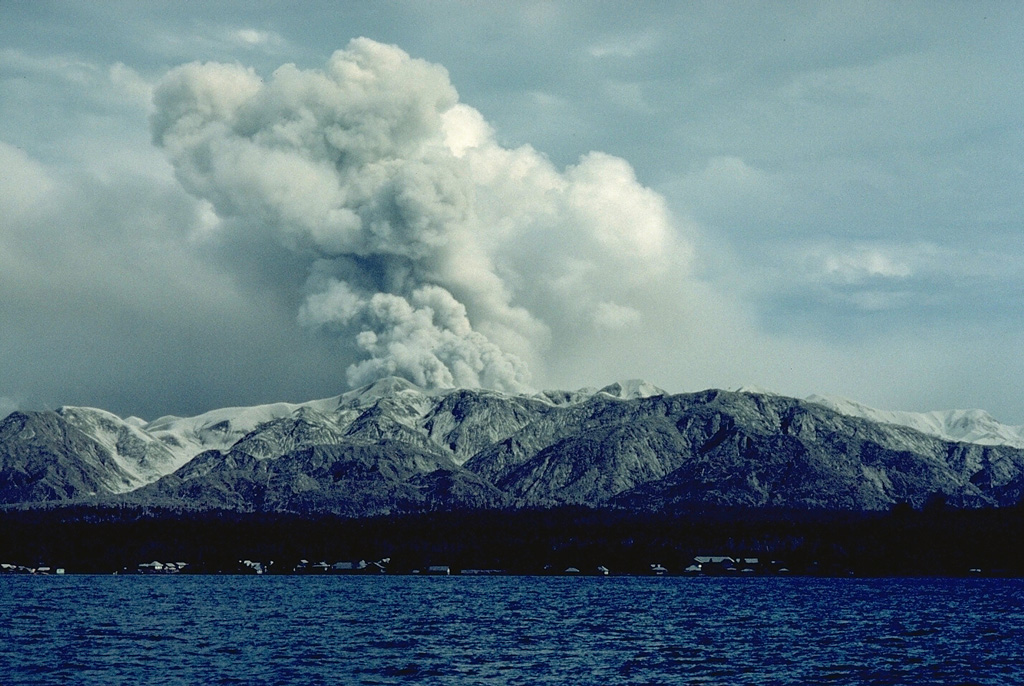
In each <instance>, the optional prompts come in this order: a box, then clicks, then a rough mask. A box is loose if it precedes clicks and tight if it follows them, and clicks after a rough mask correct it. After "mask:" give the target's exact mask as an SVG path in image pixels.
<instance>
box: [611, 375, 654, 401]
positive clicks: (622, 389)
mask: <svg viewBox="0 0 1024 686" xmlns="http://www.w3.org/2000/svg"><path fill="white" fill-rule="evenodd" d="M597 394H601V395H610V396H611V397H613V398H619V399H621V400H633V399H636V398H650V397H653V396H657V395H667V393H666V392H665V391H664V390H662V389H660V388H658V387H657V386H655V385H654V384H651V383H648V382H646V381H644V380H643V379H627V380H625V381H616V382H615V383H612V384H608V385H607V386H605V387H604V388H602V389H600V390H599V391H597V393H595V394H594V395H597Z"/></svg>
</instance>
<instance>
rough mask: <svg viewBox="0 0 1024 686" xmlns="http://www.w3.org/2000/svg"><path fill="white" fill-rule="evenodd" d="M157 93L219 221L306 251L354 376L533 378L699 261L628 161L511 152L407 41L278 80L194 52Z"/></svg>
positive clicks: (305, 302)
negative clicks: (559, 163) (555, 160)
mask: <svg viewBox="0 0 1024 686" xmlns="http://www.w3.org/2000/svg"><path fill="white" fill-rule="evenodd" d="M154 105H155V110H154V113H153V115H152V119H151V128H152V133H153V138H154V141H155V143H156V144H157V145H158V146H160V147H161V148H162V149H163V150H164V152H165V154H166V155H167V157H168V159H169V160H170V161H171V163H172V165H173V167H174V170H175V174H176V177H177V178H178V180H179V182H180V183H181V184H182V186H183V187H184V188H185V189H186V190H187V191H189V192H190V193H191V194H192V195H194V196H196V197H198V198H200V199H202V200H204V201H207V202H208V203H209V204H210V206H212V208H213V211H214V212H215V214H216V218H217V220H218V221H217V222H215V224H216V226H215V228H214V229H212V231H214V232H220V233H222V234H224V235H225V236H229V237H230V240H233V241H235V242H237V243H238V244H239V245H242V244H245V243H247V242H248V243H251V244H256V243H261V242H266V241H269V242H270V243H272V244H274V245H277V246H278V248H279V249H280V250H281V251H282V252H286V253H287V254H288V255H289V258H288V259H289V260H294V259H295V258H296V257H298V258H299V259H300V261H302V262H303V264H304V265H305V266H304V267H303V270H304V272H305V274H304V276H303V278H304V280H305V281H304V283H302V284H299V285H298V288H299V289H301V294H302V296H301V303H300V305H299V311H298V313H297V319H298V321H299V322H300V323H301V324H303V325H305V326H307V327H312V328H314V329H316V330H319V331H322V332H325V333H328V334H330V335H334V336H337V337H338V339H339V341H340V343H341V344H340V345H339V349H340V350H343V351H345V352H344V353H343V355H345V356H347V357H346V360H345V362H346V363H348V365H349V366H348V371H347V374H348V379H349V381H350V383H352V384H354V385H356V384H360V383H365V382H368V381H372V380H373V379H374V378H377V377H379V376H384V375H390V374H396V375H401V376H405V377H407V378H409V379H410V380H412V381H414V382H416V383H419V384H422V385H424V386H428V387H450V386H467V387H476V386H484V387H491V388H498V389H502V390H508V391H516V390H523V389H526V388H528V387H529V385H530V383H531V373H530V371H529V370H530V369H536V368H538V367H543V365H544V360H545V358H546V356H547V354H548V353H549V351H551V349H552V348H555V349H558V348H565V347H572V346H573V345H574V341H575V340H576V339H578V337H580V336H587V335H589V334H590V333H592V332H597V331H600V330H607V329H609V327H611V328H624V327H630V328H636V327H639V326H641V325H642V324H643V319H644V316H645V312H649V311H650V310H651V308H649V307H645V304H644V302H645V299H646V298H647V297H648V296H647V295H645V294H646V293H647V292H648V291H649V290H650V287H651V286H652V285H653V284H655V283H656V282H657V281H658V280H659V279H664V278H665V277H666V276H667V275H669V274H671V275H672V276H673V277H675V278H676V279H678V277H680V276H682V277H683V278H684V280H685V278H686V276H687V274H688V272H689V264H690V259H691V250H690V247H689V245H688V244H687V243H686V242H685V241H683V240H680V238H679V236H678V234H677V232H676V230H675V229H674V228H673V226H672V222H671V219H670V217H669V213H668V211H667V209H666V207H665V203H664V200H663V199H662V198H661V196H660V195H658V194H657V193H655V192H654V191H652V190H650V189H648V188H646V187H644V186H642V185H641V184H640V183H639V182H638V181H637V179H636V177H635V175H634V172H633V170H632V168H631V167H630V165H629V164H628V163H626V162H625V161H624V160H622V159H619V158H616V157H613V156H611V155H607V154H603V153H596V152H593V153H589V154H587V155H584V156H583V157H581V158H580V160H579V162H578V164H576V165H574V166H571V167H568V168H566V169H564V170H560V169H557V168H556V167H555V166H554V165H553V164H552V163H551V162H550V161H549V160H548V159H547V158H546V157H545V156H544V155H542V154H541V153H539V152H537V151H536V150H534V149H533V148H531V147H530V146H522V147H518V148H506V147H503V146H502V145H500V144H499V143H498V142H497V140H496V137H495V134H494V132H493V130H492V129H491V127H490V126H489V125H488V124H487V122H486V121H485V120H484V117H483V116H482V115H481V114H480V112H478V111H477V110H475V109H473V108H472V107H470V106H468V105H466V104H463V103H460V102H459V98H458V93H457V92H456V90H455V88H454V87H453V86H452V84H451V82H450V81H449V78H448V74H447V72H446V71H445V70H444V69H443V68H442V67H441V66H439V65H436V64H431V63H429V62H426V61H423V60H419V59H414V58H411V57H410V56H409V55H408V54H406V53H405V52H403V51H402V50H401V49H399V48H397V47H394V46H390V45H384V44H380V43H377V42H374V41H372V40H369V39H365V38H359V39H355V40H353V41H352V42H351V43H350V44H349V45H348V47H347V48H346V49H345V50H340V51H338V52H336V53H334V55H333V56H332V57H331V58H330V59H329V60H328V62H327V64H326V65H325V66H324V67H323V68H322V69H317V70H304V69H299V68H297V67H296V66H294V65H291V64H286V65H284V66H282V67H280V68H279V69H277V70H276V71H275V72H274V73H273V74H271V75H270V76H269V77H268V78H266V79H264V78H262V77H261V76H260V75H258V74H257V73H256V72H255V71H253V70H251V69H248V68H245V67H243V66H240V65H228V64H217V63H205V64H200V63H192V64H186V65H183V66H181V67H178V68H176V69H174V70H172V71H171V72H169V73H168V74H167V75H166V76H165V77H164V78H163V80H162V81H161V83H160V84H159V85H158V87H157V88H156V90H155V95H154ZM281 287H282V288H285V287H287V288H295V287H296V286H295V284H281Z"/></svg>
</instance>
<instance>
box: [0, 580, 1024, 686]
mask: <svg viewBox="0 0 1024 686" xmlns="http://www.w3.org/2000/svg"><path fill="white" fill-rule="evenodd" d="M702 683H708V684H724V683H730V684H822V683H831V684H1000V685H1002V684H1018V683H1024V582H1022V581H1020V580H1006V579H817V578H762V577H759V578H677V577H662V578H656V577H607V578H595V577H579V578H573V577H570V578H566V577H517V576H507V577H415V576H381V577H345V576H301V577H300V576H71V575H69V576H51V577H31V576H3V577H0V684H40V685H45V684H97V685H100V684H102V685H104V686H116V685H121V684H125V685H127V684H131V685H133V686H134V685H136V684H165V685H174V684H189V685H192V684H247V685H248V684H303V685H305V684H702Z"/></svg>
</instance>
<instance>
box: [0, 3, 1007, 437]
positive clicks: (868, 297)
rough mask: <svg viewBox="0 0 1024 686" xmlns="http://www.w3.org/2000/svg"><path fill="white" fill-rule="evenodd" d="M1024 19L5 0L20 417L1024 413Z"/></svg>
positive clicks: (0, 160) (8, 184) (5, 386)
mask: <svg viewBox="0 0 1024 686" xmlns="http://www.w3.org/2000/svg"><path fill="white" fill-rule="evenodd" d="M1022 76H1024V4H1021V3H1017V2H983V1H979V2H970V3H965V2H942V1H938V2H933V1H929V2H881V3H874V2H865V3H860V2H843V3H820V2H806V3H805V2H781V3H748V2H737V3H729V2H707V3H700V2H697V3H677V2H635V3H617V2H616V3H612V2H608V3H604V2H587V3H579V2H535V1H526V2H518V3H498V2H469V1H464V2H443V1H438V2H411V1H410V2H372V3H369V2H323V3H317V2H306V3H302V4H301V5H295V4H294V3H285V2H254V1H251V0H249V1H246V2H208V3H158V2H135V1H132V2H128V1H124V2H113V1H110V2H103V1H97V2H90V3H80V2H47V1H45V0H0V415H3V414H6V413H7V412H9V411H11V410H14V409H17V408H24V409H41V408H56V407H58V406H61V405H83V406H92V407H100V408H104V409H107V410H110V411H112V412H115V413H117V414H119V415H121V416H130V415H135V416H139V417H142V418H145V419H155V418H157V417H159V416H162V415H168V414H174V415H179V416H189V415H194V414H197V413H200V412H203V411H206V410H210V409H214V408H218V407H226V406H243V405H252V404H258V403H267V402H277V401H292V402H299V401H304V400H309V399H313V398H319V397H329V396H333V395H336V394H338V393H341V392H344V391H345V390H347V389H349V388H350V387H354V386H358V385H360V384H363V383H367V382H370V381H372V380H374V379H375V378H379V377H381V376H385V375H389V374H397V375H400V376H404V377H406V378H409V379H410V380H413V381H415V382H417V383H420V384H422V385H424V386H428V387H452V386H466V387H486V388H496V389H500V390H504V391H510V392H529V391H531V390H537V389H577V388H581V387H600V386H604V385H606V384H609V383H612V382H614V381H617V380H624V379H634V378H640V379H645V380H647V381H649V382H651V383H653V384H655V385H657V386H660V387H661V388H663V389H665V390H667V391H670V392H688V391H697V390H702V389H705V388H727V389H735V388H740V387H746V388H751V387H754V388H759V389H765V390H771V391H774V392H778V393H783V394H786V395H793V396H797V397H805V396H807V395H810V394H821V395H835V396H842V397H846V398H851V399H854V400H857V401H860V402H862V403H865V404H868V405H871V406H874V407H879V408H883V409H899V410H911V411H926V410H935V409H953V408H982V409H985V410H988V411H989V412H990V413H991V414H992V415H993V416H994V417H995V418H996V419H998V420H999V421H1002V422H1004V423H1008V424H1024V393H1022V390H1021V389H1022V388H1024V356H1022V354H1021V353H1022V351H1024V316H1022V315H1024V241H1022V240H1021V234H1022V230H1024V192H1022V191H1024V78H1022Z"/></svg>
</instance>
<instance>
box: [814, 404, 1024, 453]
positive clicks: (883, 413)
mask: <svg viewBox="0 0 1024 686" xmlns="http://www.w3.org/2000/svg"><path fill="white" fill-rule="evenodd" d="M807 401H808V402H811V403H815V404H817V405H823V406H825V407H827V408H829V409H831V410H834V411H836V412H839V413H841V414H845V415H848V416H851V417H860V418H862V419H869V420H871V421H874V422H883V423H885V424H896V425H898V426H906V427H909V428H911V429H914V430H916V431H920V432H921V433H924V434H928V435H931V436H936V437H938V438H941V439H943V440H947V441H956V442H961V443H977V444H980V445H1005V446H1010V447H1012V448H1024V426H1009V425H1007V424H1001V423H1000V422H998V421H996V420H995V419H994V418H993V417H992V415H990V414H989V413H988V412H985V411H984V410H935V411H932V412H905V411H901V410H878V409H875V408H873V407H868V406H867V405H863V404H861V403H858V402H856V401H854V400H848V399H846V398H839V397H835V396H822V395H811V396H808V398H807Z"/></svg>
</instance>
